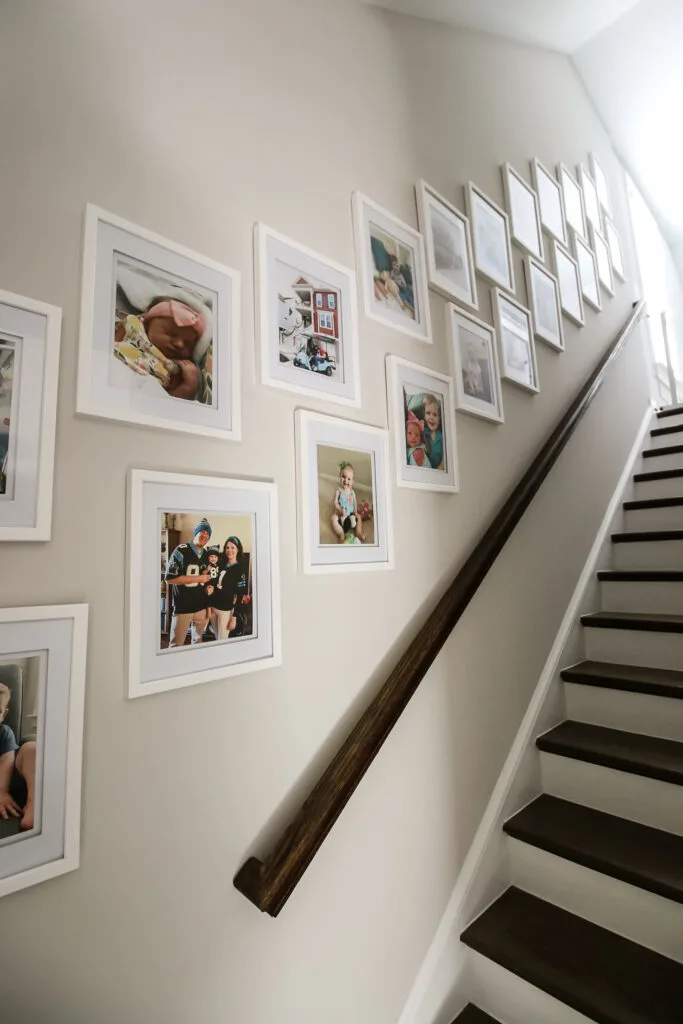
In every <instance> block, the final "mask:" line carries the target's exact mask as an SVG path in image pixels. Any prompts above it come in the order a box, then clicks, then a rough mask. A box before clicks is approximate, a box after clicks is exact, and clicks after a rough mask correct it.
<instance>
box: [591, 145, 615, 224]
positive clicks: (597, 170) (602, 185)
mask: <svg viewBox="0 0 683 1024" xmlns="http://www.w3.org/2000/svg"><path fill="white" fill-rule="evenodd" d="M590 166H591V171H592V172H593V180H594V181H595V187H596V188H597V190H598V199H599V200H600V205H601V206H602V208H603V210H604V211H605V212H606V213H608V214H611V212H612V199H611V196H610V191H609V182H608V181H607V175H606V174H605V172H604V170H603V168H602V164H601V163H600V161H599V160H598V158H597V157H596V155H595V153H591V154H590Z"/></svg>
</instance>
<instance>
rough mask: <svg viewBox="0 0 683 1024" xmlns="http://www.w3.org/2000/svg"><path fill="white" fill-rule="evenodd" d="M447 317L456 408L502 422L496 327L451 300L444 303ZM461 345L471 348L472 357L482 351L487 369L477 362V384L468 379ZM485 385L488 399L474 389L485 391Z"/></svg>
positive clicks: (479, 360)
mask: <svg viewBox="0 0 683 1024" xmlns="http://www.w3.org/2000/svg"><path fill="white" fill-rule="evenodd" d="M446 317H447V321H448V339H449V355H450V364H451V367H452V372H453V384H454V387H455V402H456V405H455V407H456V409H457V410H458V412H466V413H470V414H471V415H472V416H478V417H480V418H481V419H485V420H490V421H491V422H492V423H503V422H504V419H505V417H504V412H503V395H502V389H501V386H500V367H499V363H498V348H497V344H496V331H495V328H494V327H492V326H491V325H490V324H487V323H485V322H484V321H483V320H479V319H477V318H476V317H474V316H471V315H470V314H469V313H466V312H465V311H464V310H461V309H458V307H457V306H454V305H452V304H449V305H448V306H447V307H446ZM464 348H466V349H468V350H473V351H470V357H471V358H475V357H481V356H482V355H483V361H484V362H485V371H486V372H485V373H484V369H482V367H481V365H480V366H479V373H480V374H481V375H482V382H481V386H480V387H479V386H476V384H475V382H474V381H472V380H471V379H470V380H469V381H468V379H467V377H468V367H467V359H465V358H463V349H464ZM477 361H478V362H479V363H480V364H481V362H482V360H481V358H479V359H478V360H477ZM468 388H469V390H468ZM487 389H488V392H489V398H490V401H489V400H488V399H486V398H485V397H484V398H482V397H479V396H478V395H477V394H475V393H474V392H475V391H478V390H479V391H481V392H482V393H483V394H484V395H485V393H486V390H487Z"/></svg>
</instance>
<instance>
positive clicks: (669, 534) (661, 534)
mask: <svg viewBox="0 0 683 1024" xmlns="http://www.w3.org/2000/svg"><path fill="white" fill-rule="evenodd" d="M643 540H644V541H653V542H656V541H660V540H683V530H629V531H628V532H627V533H613V534H612V543H613V544H638V543H640V541H643Z"/></svg>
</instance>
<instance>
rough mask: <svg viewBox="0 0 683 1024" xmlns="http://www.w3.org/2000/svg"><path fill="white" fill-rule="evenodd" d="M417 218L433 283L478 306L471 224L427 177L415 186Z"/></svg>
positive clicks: (443, 292) (452, 296)
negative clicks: (429, 182)
mask: <svg viewBox="0 0 683 1024" xmlns="http://www.w3.org/2000/svg"><path fill="white" fill-rule="evenodd" d="M415 196H416V199H417V212H418V221H419V224H420V231H421V232H422V236H423V238H424V244H425V252H426V255H427V273H428V279H429V285H430V287H432V288H434V289H435V290H436V291H437V292H439V293H440V294H441V295H444V296H445V297H446V298H447V299H452V300H453V301H454V302H459V303H461V304H462V305H464V306H468V307H469V308H470V309H475V310H476V309H478V308H479V302H478V300H477V284H476V280H475V277H474V262H473V259H472V239H471V236H470V224H469V221H468V219H467V217H466V216H465V215H464V213H461V212H460V211H459V210H456V208H455V207H454V206H452V205H451V203H449V202H448V200H446V199H444V197H443V196H440V195H439V193H438V192H437V191H436V190H435V189H433V188H432V187H431V186H430V185H428V184H427V182H426V181H419V182H418V183H417V185H416V186H415Z"/></svg>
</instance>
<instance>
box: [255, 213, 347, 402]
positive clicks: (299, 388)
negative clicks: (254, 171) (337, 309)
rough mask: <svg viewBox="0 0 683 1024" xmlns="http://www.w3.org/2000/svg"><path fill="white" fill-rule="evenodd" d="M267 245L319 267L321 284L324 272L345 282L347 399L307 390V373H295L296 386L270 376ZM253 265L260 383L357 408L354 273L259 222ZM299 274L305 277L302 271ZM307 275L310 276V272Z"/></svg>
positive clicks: (322, 389) (327, 391)
mask: <svg viewBox="0 0 683 1024" xmlns="http://www.w3.org/2000/svg"><path fill="white" fill-rule="evenodd" d="M269 241H273V242H275V243H278V244H279V245H281V246H285V247H287V248H289V249H292V250H293V251H294V254H296V253H299V254H300V255H301V256H303V257H304V259H305V260H309V261H312V262H313V263H317V264H319V265H320V269H319V270H316V271H315V274H314V276H317V277H319V278H320V279H321V280H324V276H325V273H326V272H330V273H331V274H332V275H339V276H340V277H342V278H346V282H345V285H344V288H345V289H347V291H346V294H343V291H344V289H342V288H340V289H339V291H340V292H342V342H341V344H342V360H343V365H344V370H345V381H344V385H345V384H346V381H347V380H348V382H349V386H348V388H347V389H346V390H348V391H350V394H349V395H346V394H343V393H338V392H337V391H332V390H330V389H329V388H325V387H322V386H321V387H319V388H316V387H308V386H307V385H306V384H305V383H303V381H305V380H306V379H307V375H306V371H304V370H298V371H297V372H298V375H299V377H300V378H301V383H299V382H298V380H297V379H294V380H292V381H289V380H286V379H285V378H284V377H276V376H274V375H273V373H272V367H271V360H270V355H271V349H272V345H273V338H272V337H271V336H270V329H271V328H272V325H273V318H272V315H269V314H270V303H271V299H272V289H271V288H270V287H269V282H268V243H269ZM254 263H255V268H254V269H255V274H254V283H255V289H254V300H255V306H256V330H257V334H258V337H259V339H260V341H259V346H258V349H259V354H260V363H261V383H262V384H265V385H266V386H267V387H273V388H278V389H279V390H281V391H289V392H290V393H293V394H298V395H307V396H309V397H311V398H318V399H320V400H321V401H323V402H335V403H337V404H339V405H346V406H350V407H353V408H358V407H359V406H360V404H361V397H360V390H361V387H360V346H359V341H358V296H357V291H356V275H355V272H354V271H353V270H352V269H351V268H350V267H345V266H342V264H341V263H337V262H335V261H334V260H331V259H328V257H327V256H323V255H321V254H320V253H318V252H315V251H314V250H313V249H309V248H308V246H305V245H302V244H301V243H300V242H296V241H294V239H292V238H288V237H287V236H286V235H283V234H281V233H280V232H279V231H275V230H274V229H273V228H270V227H268V226H267V225H266V224H263V223H261V222H259V223H257V224H255V225H254ZM292 266H293V267H294V268H295V269H297V268H296V267H295V265H294V264H292ZM301 273H302V274H304V271H303V270H302V271H301ZM305 273H309V271H306V272H305ZM310 273H313V272H312V271H311V272H310ZM278 343H279V339H278ZM308 376H309V377H311V378H312V379H318V378H319V379H320V383H321V385H322V383H323V377H324V375H322V374H314V373H312V371H308ZM335 383H336V382H335ZM344 385H342V386H344Z"/></svg>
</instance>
